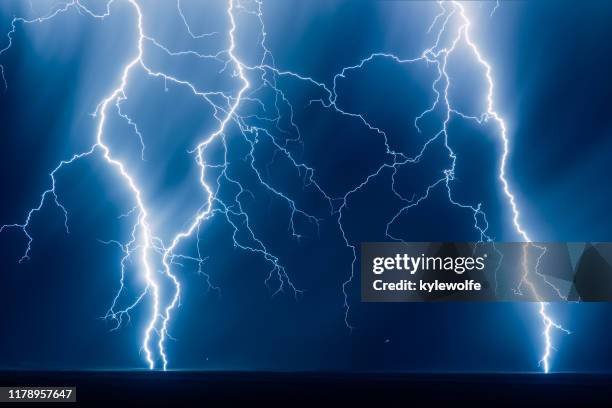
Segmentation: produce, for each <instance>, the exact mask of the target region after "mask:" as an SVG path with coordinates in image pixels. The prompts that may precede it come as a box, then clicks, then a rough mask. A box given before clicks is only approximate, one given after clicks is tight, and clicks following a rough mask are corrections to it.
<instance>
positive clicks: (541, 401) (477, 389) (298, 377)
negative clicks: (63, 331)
mask: <svg viewBox="0 0 612 408" xmlns="http://www.w3.org/2000/svg"><path fill="white" fill-rule="evenodd" d="M0 386H76V387H77V393H76V395H77V404H72V405H71V404H70V403H67V404H66V405H68V406H75V405H79V406H83V405H94V404H95V405H102V406H109V407H113V406H116V407H120V406H141V405H147V406H158V405H163V406H193V407H195V406H207V407H216V406H245V407H246V406H253V407H255V406H266V407H267V406H279V405H280V406H285V407H294V406H363V405H368V406H371V407H373V408H374V407H375V408H378V407H381V408H383V407H390V406H403V407H424V406H441V405H442V406H446V407H459V406H462V405H463V406H469V407H473V406H488V407H499V406H518V407H525V406H538V407H545V406H556V407H558V406H575V407H585V406H607V407H610V406H612V375H609V374H605V375H602V374H548V375H543V374H413V373H411V374H372V373H369V374H348V373H265V372H185V371H173V372H165V373H164V372H144V371H132V372H114V371H96V372H92V371H78V372H75V371H62V372H12V371H4V372H0ZM258 401H259V403H258ZM261 401H264V403H263V404H262V403H261ZM466 402H467V403H468V404H469V405H466ZM113 404H114V405H113ZM10 405H13V404H10ZM52 405H55V404H52ZM21 406H23V405H21Z"/></svg>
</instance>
